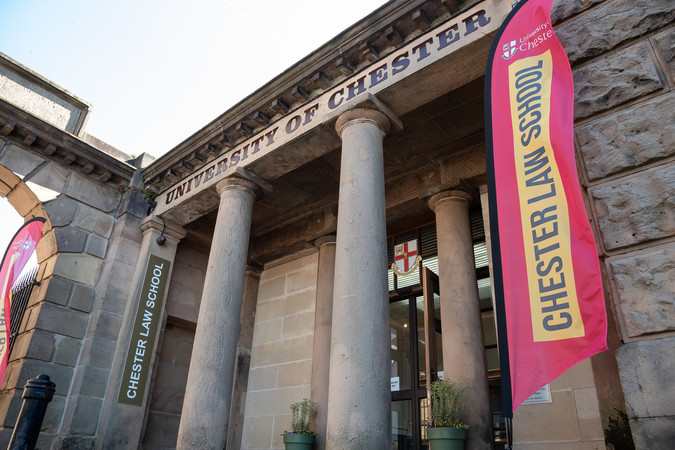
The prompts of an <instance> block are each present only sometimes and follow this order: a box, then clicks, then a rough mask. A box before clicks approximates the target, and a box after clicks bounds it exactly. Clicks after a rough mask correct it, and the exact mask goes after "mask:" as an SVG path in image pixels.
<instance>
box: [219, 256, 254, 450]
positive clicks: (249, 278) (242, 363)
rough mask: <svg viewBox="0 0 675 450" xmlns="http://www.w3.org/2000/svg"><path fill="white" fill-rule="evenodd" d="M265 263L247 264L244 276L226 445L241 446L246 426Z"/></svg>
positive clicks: (229, 446) (228, 446)
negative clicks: (259, 290)
mask: <svg viewBox="0 0 675 450" xmlns="http://www.w3.org/2000/svg"><path fill="white" fill-rule="evenodd" d="M261 272H262V267H259V266H253V265H250V264H249V265H248V266H246V274H245V278H244V295H243V301H242V304H241V330H240V332H239V342H238V344H237V360H236V365H235V368H234V383H233V385H232V405H231V406H230V421H229V424H228V432H227V448H241V437H242V433H243V427H244V408H245V407H246V389H247V386H248V373H249V368H250V366H251V346H252V344H253V327H254V325H255V311H256V306H257V302H258V287H259V286H260V274H261Z"/></svg>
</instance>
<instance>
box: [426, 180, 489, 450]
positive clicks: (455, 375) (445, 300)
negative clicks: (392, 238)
mask: <svg viewBox="0 0 675 450" xmlns="http://www.w3.org/2000/svg"><path fill="white" fill-rule="evenodd" d="M471 201H472V197H471V195H470V194H468V193H466V192H463V191H446V192H441V193H439V194H436V195H434V196H433V197H431V199H430V200H429V206H430V207H431V209H432V210H433V211H434V212H435V213H436V234H437V239H438V268H439V269H438V270H439V281H440V290H441V293H440V295H441V300H440V301H441V330H442V333H443V372H444V376H445V378H446V379H450V380H453V381H456V382H459V383H461V384H464V385H466V386H468V389H467V391H466V392H465V394H464V404H465V405H466V409H465V410H464V416H463V419H464V421H465V422H466V423H467V425H469V429H468V430H467V433H468V435H467V450H484V449H487V448H493V442H492V413H491V411H490V395H489V390H488V383H487V368H486V364H485V349H484V343H483V326H482V320H481V313H480V304H479V302H478V287H477V286H476V268H475V262H474V255H473V244H472V242H471V224H470V221H469V205H470V204H471Z"/></svg>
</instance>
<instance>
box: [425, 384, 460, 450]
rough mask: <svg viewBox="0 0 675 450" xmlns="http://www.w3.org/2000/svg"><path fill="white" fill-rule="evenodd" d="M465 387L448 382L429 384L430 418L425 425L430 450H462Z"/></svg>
mask: <svg viewBox="0 0 675 450" xmlns="http://www.w3.org/2000/svg"><path fill="white" fill-rule="evenodd" d="M465 390H466V387H465V386H460V385H459V384H457V383H455V382H452V381H450V380H438V381H434V382H433V383H431V386H430V391H431V418H430V420H429V422H428V423H427V439H428V440H429V447H430V449H431V450H464V444H465V443H466V429H467V428H469V427H468V426H467V425H466V424H464V423H462V420H461V419H462V412H463V411H464V403H463V402H462V394H463V393H464V391H465Z"/></svg>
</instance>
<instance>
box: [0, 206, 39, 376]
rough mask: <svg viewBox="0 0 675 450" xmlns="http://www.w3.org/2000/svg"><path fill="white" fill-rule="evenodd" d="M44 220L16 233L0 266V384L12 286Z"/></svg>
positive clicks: (37, 240) (8, 327)
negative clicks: (0, 302)
mask: <svg viewBox="0 0 675 450" xmlns="http://www.w3.org/2000/svg"><path fill="white" fill-rule="evenodd" d="M44 223H45V219H43V218H42V217H37V218H34V219H31V220H29V221H28V222H26V223H25V224H23V226H22V227H21V228H20V229H19V231H17V232H16V234H15V235H14V238H12V241H11V242H10V244H9V246H8V247H7V250H6V251H5V256H4V257H3V258H2V265H1V266H0V280H2V299H3V302H2V311H0V358H1V359H0V382H1V381H2V380H3V379H4V378H5V370H6V369H7V359H8V356H9V353H8V350H9V332H10V328H11V327H10V323H11V322H10V320H11V317H10V311H11V310H12V308H11V305H12V303H11V302H12V286H13V285H14V283H15V282H16V280H17V279H18V278H19V275H20V274H21V271H22V270H23V268H24V266H25V265H26V263H27V262H28V260H29V259H30V257H31V255H32V254H33V252H34V251H35V247H36V246H37V244H38V242H40V238H41V237H42V227H43V225H44Z"/></svg>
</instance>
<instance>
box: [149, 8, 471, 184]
mask: <svg viewBox="0 0 675 450" xmlns="http://www.w3.org/2000/svg"><path fill="white" fill-rule="evenodd" d="M475 3H477V2H475V1H464V2H463V1H454V0H413V1H410V0H408V1H406V0H397V1H392V2H390V3H388V4H386V5H384V6H382V7H381V8H379V9H378V10H377V11H375V12H373V13H372V14H371V15H369V16H368V17H366V18H365V19H363V20H362V21H360V22H359V23H357V24H356V25H354V26H352V27H351V28H349V29H348V30H346V31H344V32H343V33H341V34H340V35H338V36H337V37H335V38H334V39H332V40H331V41H329V42H328V43H326V44H325V45H323V46H322V47H321V48H319V49H318V50H317V51H315V52H314V53H312V54H310V55H309V56H307V57H306V58H304V59H302V60H301V61H299V62H298V63H296V64H295V65H294V66H293V67H291V68H290V69H288V70H287V71H285V72H284V73H283V74H281V75H279V76H278V77H276V78H275V79H273V80H272V81H271V82H269V83H268V84H267V85H265V86H264V87H262V88H260V89H258V90H257V91H256V92H254V93H253V94H251V95H250V96H249V97H247V98H245V99H244V100H242V101H241V102H239V103H238V104H236V105H235V106H233V107H232V108H230V109H229V110H228V111H226V112H225V113H223V114H222V115H221V116H219V117H218V118H216V119H215V120H213V121H212V122H211V123H209V124H208V125H206V126H205V127H203V128H202V129H201V130H199V131H197V132H196V133H195V134H193V135H192V136H191V137H189V138H188V139H186V140H185V141H183V142H182V143H180V144H179V145H178V146H176V147H175V148H174V149H172V150H171V151H169V152H168V153H166V154H165V155H164V156H162V157H161V158H159V159H158V160H157V161H155V162H154V163H153V164H151V165H150V166H148V167H147V168H146V169H145V170H144V171H143V176H144V178H145V180H146V183H147V185H148V187H149V188H150V189H152V190H154V191H156V192H161V191H163V190H164V189H166V188H167V187H169V186H170V185H173V184H174V183H176V182H178V181H179V180H181V179H183V178H185V177H186V176H188V175H189V174H192V173H193V172H195V171H196V170H197V169H199V168H200V167H202V166H204V165H205V164H207V163H208V162H210V161H212V160H213V159H215V158H217V157H218V156H219V155H221V154H223V153H224V152H226V151H228V150H229V149H231V148H233V147H234V146H236V145H237V143H239V142H242V141H244V140H246V139H248V138H250V137H251V136H253V135H254V134H255V133H257V132H258V131H260V130H262V129H263V128H265V127H267V126H269V125H270V124H272V123H274V122H276V121H278V120H279V119H280V118H282V117H285V116H286V115H287V114H288V113H289V112H291V111H293V110H295V109H298V108H299V107H301V106H302V105H305V104H307V103H308V102H310V101H312V100H313V99H315V98H316V97H318V96H320V95H321V94H323V93H324V92H326V91H327V90H329V89H331V88H332V87H334V86H336V85H338V84H339V83H341V82H342V81H344V80H345V79H347V78H348V77H350V76H352V75H353V74H355V73H357V72H359V71H360V70H361V69H363V68H364V67H368V66H370V65H371V64H373V62H375V61H377V60H379V59H381V58H382V57H384V56H386V55H389V54H391V53H392V52H393V51H395V50H396V49H398V48H400V47H401V46H402V45H404V44H405V43H407V42H409V41H411V40H412V39H414V38H416V37H417V36H419V35H421V34H423V33H424V32H425V31H426V30H428V29H429V28H431V27H433V26H435V25H437V24H439V23H441V22H443V21H446V20H448V19H449V18H450V17H451V16H454V15H455V14H456V13H458V12H459V11H460V10H465V9H467V8H468V7H469V6H472V5H473V4H475Z"/></svg>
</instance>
